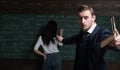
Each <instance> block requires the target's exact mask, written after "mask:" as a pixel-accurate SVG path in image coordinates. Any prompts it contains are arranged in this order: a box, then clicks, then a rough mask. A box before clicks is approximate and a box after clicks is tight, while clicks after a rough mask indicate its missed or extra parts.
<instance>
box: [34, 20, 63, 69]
mask: <svg viewBox="0 0 120 70" xmlns="http://www.w3.org/2000/svg"><path fill="white" fill-rule="evenodd" d="M56 34H57V24H56V22H55V21H52V20H51V21H49V22H48V24H47V25H46V27H45V30H44V31H43V34H42V35H41V36H40V37H39V39H38V41H37V43H36V44H35V47H34V52H35V53H37V54H38V55H41V56H43V58H44V63H43V70H61V59H60V54H59V49H58V45H59V46H62V43H59V42H58V41H57V40H56V39H55V37H56ZM40 46H42V48H43V50H44V52H42V51H41V50H38V49H39V47H40Z"/></svg>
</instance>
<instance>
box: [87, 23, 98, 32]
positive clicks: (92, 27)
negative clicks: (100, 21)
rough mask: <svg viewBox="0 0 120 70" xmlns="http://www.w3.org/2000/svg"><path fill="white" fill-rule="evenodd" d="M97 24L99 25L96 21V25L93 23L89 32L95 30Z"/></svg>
mask: <svg viewBox="0 0 120 70" xmlns="http://www.w3.org/2000/svg"><path fill="white" fill-rule="evenodd" d="M96 25H97V24H96V23H95V24H94V25H92V26H91V27H90V29H89V30H88V31H87V32H88V33H90V34H91V33H92V32H93V30H94V29H95V27H96Z"/></svg>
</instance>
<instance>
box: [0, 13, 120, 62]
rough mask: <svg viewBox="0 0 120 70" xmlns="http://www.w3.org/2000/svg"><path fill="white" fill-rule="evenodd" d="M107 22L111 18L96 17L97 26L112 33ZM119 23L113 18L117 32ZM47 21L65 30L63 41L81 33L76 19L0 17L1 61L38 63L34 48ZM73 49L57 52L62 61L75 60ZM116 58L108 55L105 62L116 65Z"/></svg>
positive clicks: (1, 15) (3, 15) (115, 53)
mask: <svg viewBox="0 0 120 70" xmlns="http://www.w3.org/2000/svg"><path fill="white" fill-rule="evenodd" d="M110 18H111V16H98V17H97V20H96V22H97V23H98V24H99V25H101V26H103V27H107V28H109V29H111V25H110ZM119 19H120V17H119V16H115V21H116V25H117V28H120V24H119V22H120V20H119ZM49 20H55V21H56V22H57V24H58V29H59V28H60V27H62V28H64V34H63V36H64V37H65V38H66V37H70V36H72V35H75V34H77V33H78V32H79V30H80V28H79V24H78V21H77V16H75V15H40V14H0V58H13V59H39V58H40V57H39V56H37V55H36V54H35V53H34V52H33V48H34V45H35V43H36V41H37V39H38V37H39V35H40V33H41V29H42V27H44V26H45V25H46V24H47V22H48V21H49ZM119 31H120V29H119ZM74 46H75V45H64V46H63V47H61V48H60V53H61V57H62V59H63V60H74V57H75V49H76V47H74ZM118 55H120V53H119V52H112V51H108V52H107V53H106V56H105V59H106V60H108V61H115V60H117V59H118V58H119V57H118ZM112 56H113V57H112Z"/></svg>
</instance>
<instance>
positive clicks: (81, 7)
mask: <svg viewBox="0 0 120 70" xmlns="http://www.w3.org/2000/svg"><path fill="white" fill-rule="evenodd" d="M85 10H89V11H90V12H91V14H92V15H95V13H94V10H93V8H92V7H90V6H87V5H80V6H79V8H78V10H77V13H79V12H82V11H85Z"/></svg>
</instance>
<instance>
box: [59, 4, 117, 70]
mask: <svg viewBox="0 0 120 70" xmlns="http://www.w3.org/2000/svg"><path fill="white" fill-rule="evenodd" d="M77 14H78V21H79V25H80V27H81V30H80V33H79V34H78V35H75V36H73V37H71V38H67V39H63V37H62V36H57V39H58V40H59V41H61V42H62V43H63V44H76V56H75V65H74V70H107V67H106V64H105V62H104V58H103V56H104V54H105V52H106V50H107V49H111V50H115V47H111V46H109V45H106V46H105V47H103V48H101V45H100V42H101V41H102V40H104V39H105V38H107V37H109V36H110V35H111V32H110V31H109V30H108V29H104V28H101V27H100V26H99V25H97V23H96V22H95V20H96V16H95V13H94V10H93V8H92V7H89V6H87V5H81V6H80V7H79V9H78V11H77ZM112 45H113V44H112Z"/></svg>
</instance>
